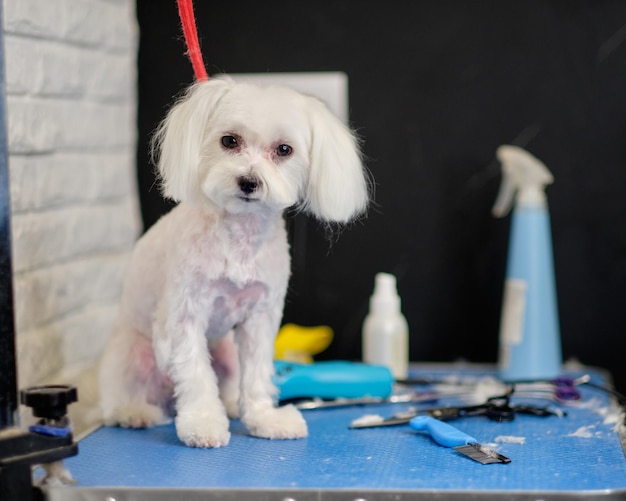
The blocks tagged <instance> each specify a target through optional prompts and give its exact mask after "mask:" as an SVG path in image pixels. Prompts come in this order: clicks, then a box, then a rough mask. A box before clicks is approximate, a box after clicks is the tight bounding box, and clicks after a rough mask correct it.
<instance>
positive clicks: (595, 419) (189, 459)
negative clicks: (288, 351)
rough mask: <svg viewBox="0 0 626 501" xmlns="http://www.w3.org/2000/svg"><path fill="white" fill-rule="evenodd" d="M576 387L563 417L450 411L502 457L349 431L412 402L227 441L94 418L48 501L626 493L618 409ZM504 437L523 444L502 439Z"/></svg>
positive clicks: (419, 372) (435, 369) (435, 368)
mask: <svg viewBox="0 0 626 501" xmlns="http://www.w3.org/2000/svg"><path fill="white" fill-rule="evenodd" d="M493 374H494V372H493V369H489V368H485V366H472V365H462V366H457V365H452V364H450V365H427V366H426V365H425V366H419V365H418V366H413V367H412V370H411V376H413V377H418V376H419V377H432V378H445V377H448V376H450V375H458V376H459V377H463V378H466V377H470V378H471V377H474V376H475V377H476V378H478V377H482V376H485V375H493ZM581 374H589V375H591V376H592V381H594V382H595V383H599V384H606V383H607V378H606V377H605V374H604V373H603V372H602V371H601V370H597V369H589V370H586V369H585V370H583V371H576V372H568V373H567V375H569V376H578V375H581ZM578 388H579V389H580V391H581V393H582V394H583V402H582V404H579V405H577V406H560V408H562V409H563V410H565V411H566V412H567V415H566V416H564V417H556V416H551V417H547V418H542V417H536V416H527V415H517V416H516V418H515V419H514V420H513V421H512V422H507V423H496V422H493V421H489V420H488V419H487V418H486V417H465V418H461V419H457V420H454V421H451V424H453V425H454V426H456V427H458V428H460V429H462V430H463V431H465V432H466V433H468V434H470V435H472V436H474V437H476V438H477V440H478V441H479V442H481V443H482V444H487V445H492V446H493V447H495V448H496V450H497V451H498V452H500V453H502V454H504V455H506V456H508V457H510V458H511V463H510V464H492V465H481V464H479V463H477V462H474V461H472V460H470V459H468V458H467V457H465V456H462V455H460V454H459V453H457V452H456V451H454V450H453V449H449V448H445V447H441V446H439V445H437V444H436V443H435V442H433V440H432V439H431V438H430V437H429V436H428V435H424V434H419V433H416V432H414V431H412V430H411V429H410V428H409V426H408V425H403V426H395V427H387V428H371V429H361V430H350V429H348V425H349V424H350V423H351V422H352V421H353V420H354V419H356V418H358V417H361V416H363V415H364V414H380V415H383V416H389V415H391V414H394V413H396V412H399V411H402V410H405V409H407V408H408V407H409V404H394V405H382V406H367V407H348V408H341V409H332V410H331V409H327V410H310V411H303V413H304V416H305V419H306V421H307V423H308V425H309V437H308V438H306V439H301V440H291V441H278V440H277V441H271V440H264V439H258V438H252V437H249V436H247V435H246V433H245V430H244V428H243V426H242V425H241V424H240V423H239V422H238V421H233V422H232V423H231V431H232V438H231V442H230V444H229V445H228V446H227V447H223V448H218V449H192V448H188V447H185V446H184V445H182V443H181V442H179V440H178V438H177V437H176V432H175V429H174V425H173V424H171V425H164V426H159V427H156V428H152V429H147V430H129V429H121V428H100V429H98V430H97V431H95V432H94V433H92V434H90V435H88V436H87V437H86V438H85V439H83V440H82V441H81V442H80V444H79V451H80V452H79V455H78V456H77V457H75V458H71V459H69V460H67V461H66V467H67V468H68V469H69V470H70V471H71V473H72V475H73V476H74V478H75V479H76V480H77V484H76V485H74V486H70V487H49V488H47V495H48V499H50V500H51V501H75V500H86V501H90V500H101V501H104V500H109V501H111V500H115V501H123V500H142V501H143V500H145V501H148V500H149V501H165V500H168V501H175V500H183V499H184V500H187V501H195V500H201V499H202V500H213V499H219V500H226V501H229V500H233V501H234V500H237V501H248V500H250V501H252V500H254V501H258V500H274V499H276V500H282V501H286V500H297V501H309V500H317V501H329V500H332V501H343V500H350V501H353V500H361V501H363V500H367V501H391V500H405V499H441V500H445V499H452V500H456V499H481V500H482V499H511V500H517V499H520V500H526V499H533V500H538V499H545V500H548V499H558V500H563V499H585V500H590V499H626V458H625V456H624V450H623V448H622V443H621V440H620V434H618V432H617V431H616V425H615V423H606V422H605V420H606V416H607V413H613V415H615V412H616V408H615V406H614V404H613V403H612V400H611V399H610V398H609V397H608V396H607V395H606V394H605V393H604V392H602V391H600V390H598V389H594V388H591V387H587V386H579V387H578ZM520 401H521V399H520ZM513 402H514V403H515V402H516V400H515V399H514V400H513ZM534 403H538V404H539V405H544V403H543V402H538V401H534ZM501 436H506V437H523V438H524V439H525V442H524V443H523V444H521V443H513V442H508V443H507V442H504V443H499V442H498V441H497V440H496V439H497V438H498V437H501Z"/></svg>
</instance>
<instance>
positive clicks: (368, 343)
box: [362, 273, 409, 379]
mask: <svg viewBox="0 0 626 501" xmlns="http://www.w3.org/2000/svg"><path fill="white" fill-rule="evenodd" d="M362 337H363V340H362V341H363V361H364V362H366V363H369V364H376V365H384V366H387V367H388V368H389V369H390V370H391V373H392V374H393V376H394V378H395V379H406V377H407V374H408V365H409V327H408V324H407V321H406V318H405V317H404V315H402V311H401V301H400V296H398V292H397V289H396V277H395V276H393V275H391V274H389V273H378V274H376V278H375V285H374V293H373V294H372V296H371V297H370V311H369V313H368V315H367V316H366V317H365V322H364V323H363V331H362Z"/></svg>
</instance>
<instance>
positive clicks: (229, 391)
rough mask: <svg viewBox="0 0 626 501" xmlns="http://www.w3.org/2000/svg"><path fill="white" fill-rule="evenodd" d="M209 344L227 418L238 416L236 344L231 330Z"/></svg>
mask: <svg viewBox="0 0 626 501" xmlns="http://www.w3.org/2000/svg"><path fill="white" fill-rule="evenodd" d="M210 346H211V363H212V365H213V370H215V373H216V374H217V380H218V384H219V391H220V398H221V399H222V403H223V404H224V407H225V408H226V413H227V414H228V417H229V418H238V417H239V379H240V374H239V360H238V356H237V345H236V344H235V342H234V340H233V333H232V331H231V332H229V333H228V335H227V336H225V337H223V338H221V339H219V340H217V341H213V342H211V344H210Z"/></svg>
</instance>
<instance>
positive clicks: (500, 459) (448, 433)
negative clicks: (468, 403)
mask: <svg viewBox="0 0 626 501" xmlns="http://www.w3.org/2000/svg"><path fill="white" fill-rule="evenodd" d="M409 426H411V428H413V429H414V430H416V431H427V432H428V433H429V434H430V436H431V437H432V438H433V440H435V442H437V443H438V444H439V445H443V446H444V447H450V448H452V449H454V450H455V451H457V452H460V453H461V454H463V455H464V456H467V457H469V458H470V459H473V460H474V461H478V462H479V463H481V464H493V463H510V462H511V460H510V459H509V458H507V457H506V456H503V455H502V454H498V453H497V452H495V451H494V450H492V449H489V448H487V447H484V446H482V445H480V444H479V443H478V442H477V440H476V439H475V438H474V437H472V436H470V435H468V434H467V433H464V432H462V431H461V430H459V429H458V428H455V427H454V426H452V425H450V424H448V423H446V422H444V421H439V420H438V419H435V418H433V417H430V416H417V417H414V418H413V419H411V421H409Z"/></svg>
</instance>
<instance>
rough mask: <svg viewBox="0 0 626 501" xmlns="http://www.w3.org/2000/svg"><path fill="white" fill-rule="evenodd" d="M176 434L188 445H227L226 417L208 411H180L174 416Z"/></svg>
mask: <svg viewBox="0 0 626 501" xmlns="http://www.w3.org/2000/svg"><path fill="white" fill-rule="evenodd" d="M176 434H177V435H178V438H179V439H180V440H181V441H182V442H183V443H184V444H185V445H188V446H189V447H205V448H208V447H222V446H223V445H228V442H229V441H230V432H229V431H228V419H227V418H226V416H223V415H214V414H209V413H181V414H179V415H178V416H177V417H176Z"/></svg>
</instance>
